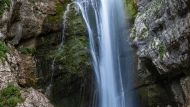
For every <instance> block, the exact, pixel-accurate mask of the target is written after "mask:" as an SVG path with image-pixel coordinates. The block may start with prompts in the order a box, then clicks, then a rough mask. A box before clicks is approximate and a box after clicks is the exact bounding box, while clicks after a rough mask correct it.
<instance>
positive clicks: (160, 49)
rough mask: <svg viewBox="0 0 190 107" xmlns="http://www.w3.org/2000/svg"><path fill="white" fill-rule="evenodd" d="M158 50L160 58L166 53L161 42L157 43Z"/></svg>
mask: <svg viewBox="0 0 190 107" xmlns="http://www.w3.org/2000/svg"><path fill="white" fill-rule="evenodd" d="M158 51H159V55H160V58H162V57H163V56H164V54H165V53H166V51H165V49H164V46H163V45H161V44H159V45H158Z"/></svg>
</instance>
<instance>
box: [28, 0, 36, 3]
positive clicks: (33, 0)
mask: <svg viewBox="0 0 190 107" xmlns="http://www.w3.org/2000/svg"><path fill="white" fill-rule="evenodd" d="M28 1H29V2H32V3H34V2H36V0H28Z"/></svg>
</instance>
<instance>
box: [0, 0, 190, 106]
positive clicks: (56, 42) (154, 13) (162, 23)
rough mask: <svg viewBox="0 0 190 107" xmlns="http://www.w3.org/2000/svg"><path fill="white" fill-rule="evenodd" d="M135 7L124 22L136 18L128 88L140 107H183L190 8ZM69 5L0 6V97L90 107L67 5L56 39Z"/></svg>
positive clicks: (77, 33) (21, 0)
mask: <svg viewBox="0 0 190 107" xmlns="http://www.w3.org/2000/svg"><path fill="white" fill-rule="evenodd" d="M126 1H128V0H126ZM131 1H132V0H131ZM134 1H135V3H136V4H137V6H138V14H137V16H136V18H135V15H132V16H131V17H129V18H128V19H127V20H129V21H130V22H133V19H134V18H135V21H134V26H133V27H132V31H131V34H130V35H129V37H128V40H129V42H130V44H131V46H132V47H133V48H134V50H135V51H136V52H137V57H138V66H137V70H136V71H135V72H134V89H133V90H135V91H136V94H137V102H138V107H157V106H159V107H166V106H168V105H170V106H172V107H189V106H190V97H189V96H190V85H189V84H190V76H189V75H190V65H189V61H190V60H189V57H190V50H189V49H190V45H189V40H190V13H189V10H190V1H188V0H134ZM70 2H71V0H1V1H0V90H3V89H6V87H7V86H8V87H9V86H10V85H9V84H10V83H11V84H14V86H16V87H17V88H18V89H19V91H20V93H21V96H22V97H23V101H22V102H21V101H18V104H17V103H16V104H14V105H16V106H17V107H22V106H23V107H25V106H30V107H41V106H44V107H53V105H52V104H54V106H57V107H61V106H62V105H64V106H68V107H70V106H71V107H73V106H76V105H81V107H88V106H91V104H92V103H93V102H91V101H92V100H91V98H92V96H93V95H92V91H94V90H93V89H94V84H95V83H94V82H93V81H94V79H93V73H92V72H91V71H92V68H91V63H90V54H89V51H88V48H89V47H88V42H87V41H88V38H87V36H86V35H87V31H86V27H85V24H84V21H83V19H82V16H81V14H80V12H79V11H78V10H77V9H76V8H75V7H73V5H71V7H70V12H68V14H67V16H68V18H66V19H67V22H68V23H65V25H66V28H65V29H64V34H65V36H64V38H62V34H63V32H62V30H63V28H64V27H63V14H64V11H66V9H67V4H69V3H70ZM131 8H132V7H131ZM129 9H130V8H129ZM130 12H131V11H130ZM129 14H135V13H133V12H132V13H129ZM131 25H133V23H131ZM62 39H64V45H63V46H61V47H62V50H61V51H60V50H59V47H60V43H61V42H62V41H61V40H62ZM54 59H55V62H54V63H53V60H54ZM52 65H54V66H53V68H54V69H53V70H52ZM52 71H54V72H53V75H52ZM31 87H33V88H31ZM50 89H51V90H50ZM0 93H1V92H0ZM42 93H43V94H42ZM44 94H46V96H45V95H44ZM81 96H82V97H81ZM0 97H1V96H0ZM13 97H14V96H13ZM19 97H20V95H19ZM47 97H48V98H49V100H51V103H52V104H50V101H49V100H48V99H47ZM5 102H6V101H4V102H0V107H1V105H6V104H7V103H5ZM7 102H8V101H7Z"/></svg>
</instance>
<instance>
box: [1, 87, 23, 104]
mask: <svg viewBox="0 0 190 107" xmlns="http://www.w3.org/2000/svg"><path fill="white" fill-rule="evenodd" d="M22 101H23V98H22V97H21V93H20V91H19V89H18V87H16V86H14V85H13V84H10V83H9V84H8V86H7V87H6V88H3V89H2V90H1V91H0V107H15V106H16V104H17V103H19V102H22Z"/></svg>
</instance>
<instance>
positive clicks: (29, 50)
mask: <svg viewBox="0 0 190 107" xmlns="http://www.w3.org/2000/svg"><path fill="white" fill-rule="evenodd" d="M20 52H21V53H22V54H34V53H35V52H36V48H21V49H20Z"/></svg>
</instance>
